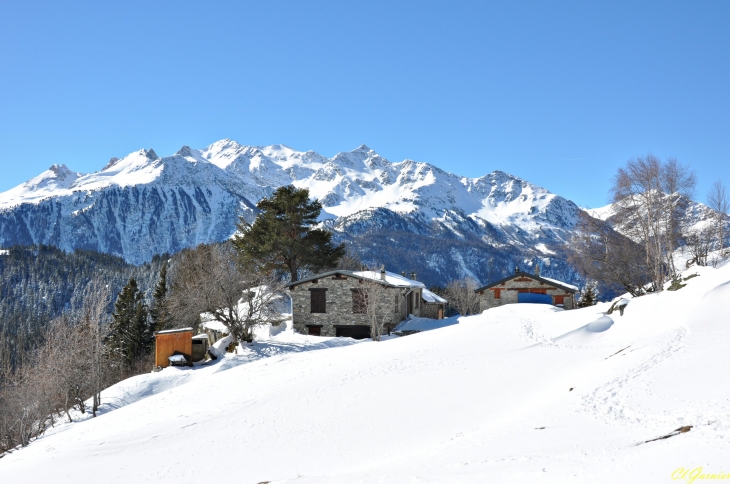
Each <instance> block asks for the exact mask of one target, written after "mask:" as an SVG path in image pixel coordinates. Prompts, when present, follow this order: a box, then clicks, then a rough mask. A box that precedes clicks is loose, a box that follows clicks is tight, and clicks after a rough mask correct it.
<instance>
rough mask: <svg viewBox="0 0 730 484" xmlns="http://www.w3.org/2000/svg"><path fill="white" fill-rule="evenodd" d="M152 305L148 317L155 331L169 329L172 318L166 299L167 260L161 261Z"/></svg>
mask: <svg viewBox="0 0 730 484" xmlns="http://www.w3.org/2000/svg"><path fill="white" fill-rule="evenodd" d="M152 297H153V300H152V307H151V308H150V317H151V318H152V324H153V326H154V329H155V331H162V330H163V329H170V325H171V323H172V318H171V317H170V310H169V308H168V301H167V261H165V262H163V263H162V268H161V269H160V278H159V280H158V281H157V285H156V286H155V292H154V293H153V294H152Z"/></svg>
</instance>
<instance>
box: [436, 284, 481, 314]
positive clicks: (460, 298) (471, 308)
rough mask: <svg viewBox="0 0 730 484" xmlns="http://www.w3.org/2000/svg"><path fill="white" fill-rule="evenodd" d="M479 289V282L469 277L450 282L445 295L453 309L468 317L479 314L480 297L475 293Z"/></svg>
mask: <svg viewBox="0 0 730 484" xmlns="http://www.w3.org/2000/svg"><path fill="white" fill-rule="evenodd" d="M478 287H479V282H477V281H476V280H474V279H472V278H470V277H467V278H464V279H459V280H456V281H451V282H449V283H448V285H447V286H446V290H445V291H444V293H445V295H446V299H448V301H449V305H450V306H451V307H453V308H454V309H456V310H457V311H458V312H459V314H461V315H463V316H468V315H470V314H477V313H478V312H479V295H478V294H477V293H476V292H475V291H476V289H477V288H478Z"/></svg>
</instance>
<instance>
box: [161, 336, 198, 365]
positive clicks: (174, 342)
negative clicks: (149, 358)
mask: <svg viewBox="0 0 730 484" xmlns="http://www.w3.org/2000/svg"><path fill="white" fill-rule="evenodd" d="M176 352H177V353H178V354H182V355H183V356H185V359H186V360H187V361H188V363H192V361H193V328H181V329H168V330H165V331H157V332H156V333H155V368H157V367H160V368H166V367H167V366H169V365H170V362H169V360H168V358H170V357H171V356H172V355H174V354H175V353H176Z"/></svg>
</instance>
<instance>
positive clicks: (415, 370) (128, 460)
mask: <svg viewBox="0 0 730 484" xmlns="http://www.w3.org/2000/svg"><path fill="white" fill-rule="evenodd" d="M691 273H698V274H699V277H695V278H692V279H689V280H688V281H687V282H686V283H687V286H686V287H684V288H683V289H681V290H679V291H677V292H663V293H661V294H659V295H648V296H644V297H641V298H637V299H633V300H631V302H630V303H629V305H628V306H627V308H626V310H625V313H624V316H623V317H622V316H620V315H619V314H618V313H614V314H611V315H609V316H605V315H604V314H603V312H604V311H607V310H608V307H609V306H610V304H608V303H604V304H601V305H598V306H594V307H592V308H585V309H578V310H574V311H562V310H560V309H557V308H553V307H551V306H545V305H530V304H523V305H509V306H504V307H501V308H496V309H492V310H489V311H487V312H485V313H483V314H480V315H477V316H472V317H463V318H460V319H459V321H458V324H452V325H449V326H446V327H441V328H439V329H434V330H431V331H424V332H421V333H417V334H413V335H410V336H407V337H403V338H393V339H389V340H387V341H383V342H380V343H374V342H360V343H357V344H355V342H354V341H352V340H347V339H329V338H316V337H305V336H301V335H296V334H294V333H292V332H291V331H289V330H284V331H281V332H279V333H278V334H274V335H273V336H271V335H268V336H267V335H260V337H261V338H262V340H261V341H259V342H258V343H256V344H255V345H253V346H252V347H249V348H248V349H247V350H246V352H245V353H242V354H239V355H237V356H233V357H226V358H225V359H224V360H223V361H221V362H220V363H218V364H216V365H212V366H209V367H201V368H196V369H194V370H179V369H169V370H165V371H162V372H160V373H157V374H150V375H142V376H140V377H137V378H138V379H139V381H138V382H137V383H134V385H132V382H129V381H128V382H122V383H120V384H119V385H118V386H119V388H117V389H116V390H114V389H110V391H109V397H111V395H112V393H113V392H114V391H116V392H118V393H119V395H120V398H121V397H122V396H124V395H127V394H130V393H132V392H131V390H129V389H128V388H126V389H125V385H126V387H133V386H135V385H136V386H138V387H139V388H140V389H144V388H149V387H152V386H153V384H152V381H153V379H158V380H159V381H158V382H157V383H156V384H155V385H157V388H156V389H153V391H150V392H149V393H150V395H149V396H146V398H141V399H139V398H136V397H132V398H130V400H135V399H136V401H134V402H132V403H129V404H127V405H125V406H122V407H121V408H118V409H117V410H114V411H108V412H107V413H105V414H104V415H102V416H101V417H99V418H96V419H88V420H86V421H84V422H81V423H77V424H71V425H65V426H62V428H60V429H58V430H57V431H56V432H52V433H50V434H49V435H47V436H45V437H43V438H42V439H40V440H38V441H36V442H34V443H33V444H31V445H30V446H29V447H28V448H26V449H23V450H21V451H18V452H16V453H13V454H11V455H10V456H8V457H5V458H3V459H0V478H1V479H2V481H3V482H15V481H20V480H21V479H24V480H26V479H27V477H28V476H33V479H36V480H37V482H44V481H45V480H47V479H53V480H54V481H55V482H60V483H65V482H69V483H70V482H77V481H80V480H87V479H93V480H96V481H98V480H99V479H101V480H102V481H103V482H170V483H173V482H175V483H187V482H190V483H193V482H199V481H212V482H214V481H218V480H225V481H226V482H230V481H233V482H243V483H249V482H250V483H258V482H262V481H271V482H272V483H284V482H290V481H296V482H297V483H299V482H304V483H340V482H342V483H349V482H378V483H386V482H387V483H389V482H393V483H395V482H399V483H400V482H418V483H425V482H434V483H435V482H439V483H440V482H475V483H476V482H617V481H623V482H668V481H671V474H672V472H673V471H675V470H676V469H677V468H679V467H685V468H695V467H703V468H704V469H705V471H706V472H728V471H730V460H729V459H728V456H729V455H730V388H729V387H728V385H727V382H728V381H729V380H730V378H729V377H730V356H729V355H728V351H727V348H728V346H729V343H730V332H729V331H728V328H727V325H728V322H730V266H725V267H722V268H720V269H712V268H694V269H692V270H690V271H688V273H687V275H689V274H691ZM606 318H610V322H609V321H608V320H607V319H606ZM315 341H318V342H321V343H320V345H321V346H320V347H327V346H330V347H328V348H326V349H324V350H323V351H305V349H306V348H307V347H313V346H314V345H315V344H316V343H314V342H315ZM335 345H340V346H337V347H331V346H335ZM342 345H344V346H342ZM310 349H313V348H310ZM224 368H227V370H226V371H220V370H222V369H224ZM168 375H170V377H169V378H170V380H171V381H172V380H176V379H180V378H183V377H182V375H190V376H187V377H184V378H187V382H186V383H185V384H178V385H173V384H172V383H170V382H168V383H167V385H168V386H167V387H166V389H163V387H164V385H165V384H163V380H167V378H168ZM178 375H180V376H178ZM155 381H157V380H155ZM571 389H572V390H571ZM158 390H160V391H158ZM143 392H144V390H140V393H143ZM104 398H107V392H105V394H104ZM110 400H111V398H110ZM685 425H692V426H693V428H692V430H691V431H690V432H687V433H683V434H680V435H678V436H675V437H671V438H668V439H666V440H658V441H655V442H649V443H644V442H646V441H648V440H651V439H655V438H657V437H660V436H662V435H666V434H668V433H670V432H671V431H673V430H675V429H677V428H678V427H680V426H685ZM6 479H7V481H6Z"/></svg>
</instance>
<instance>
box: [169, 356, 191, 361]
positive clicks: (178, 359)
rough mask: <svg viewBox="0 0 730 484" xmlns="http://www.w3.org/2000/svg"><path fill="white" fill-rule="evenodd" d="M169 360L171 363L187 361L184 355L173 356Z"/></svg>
mask: <svg viewBox="0 0 730 484" xmlns="http://www.w3.org/2000/svg"><path fill="white" fill-rule="evenodd" d="M167 359H168V360H170V361H187V360H186V359H185V357H184V356H183V355H172V356H170V357H169V358H167Z"/></svg>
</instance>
